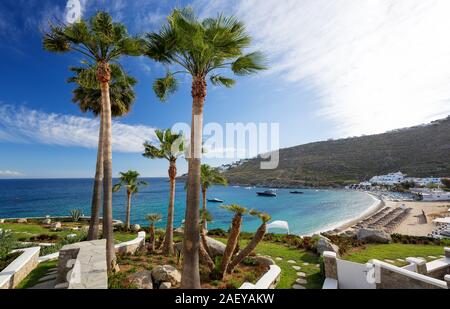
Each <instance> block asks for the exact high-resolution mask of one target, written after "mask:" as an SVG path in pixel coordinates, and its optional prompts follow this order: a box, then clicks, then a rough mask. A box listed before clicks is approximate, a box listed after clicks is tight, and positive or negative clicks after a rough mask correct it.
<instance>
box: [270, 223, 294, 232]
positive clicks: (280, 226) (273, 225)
mask: <svg viewBox="0 0 450 309" xmlns="http://www.w3.org/2000/svg"><path fill="white" fill-rule="evenodd" d="M269 229H283V230H287V233H288V234H289V223H288V222H287V221H273V222H272V223H269V224H267V230H269Z"/></svg>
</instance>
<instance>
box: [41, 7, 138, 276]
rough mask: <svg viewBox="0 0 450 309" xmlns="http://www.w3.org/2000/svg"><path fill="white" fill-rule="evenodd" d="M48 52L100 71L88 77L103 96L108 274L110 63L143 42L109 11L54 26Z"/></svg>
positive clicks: (112, 261) (110, 262)
mask: <svg viewBox="0 0 450 309" xmlns="http://www.w3.org/2000/svg"><path fill="white" fill-rule="evenodd" d="M43 45H44V49H46V50H48V51H51V52H55V53H68V52H77V53H78V54H80V55H81V56H82V57H83V58H84V61H88V62H89V63H90V65H91V66H94V67H95V68H96V74H95V75H94V76H92V74H90V77H89V78H87V79H89V80H90V81H91V84H98V85H99V87H100V89H101V93H102V113H103V116H102V117H103V119H104V127H103V146H102V153H103V176H104V177H103V235H104V237H105V238H106V262H107V267H108V271H112V270H115V269H117V264H116V255H115V251H114V235H113V226H112V219H113V218H112V147H111V144H112V136H111V135H112V134H111V132H112V130H111V126H112V124H111V100H110V89H109V84H110V82H111V67H110V63H111V62H115V61H117V60H119V58H120V57H121V56H123V55H135V56H138V55H140V54H141V51H142V49H141V47H142V45H141V40H138V39H136V38H132V37H130V36H129V35H128V33H127V30H126V28H125V26H124V25H123V24H120V23H114V22H113V20H112V18H111V16H110V15H109V14H108V13H106V12H99V13H97V14H96V15H95V16H93V17H92V18H91V19H90V20H89V21H87V22H86V21H84V20H80V21H77V22H75V23H73V24H70V25H51V26H50V30H49V32H47V33H46V34H45V35H44V40H43Z"/></svg>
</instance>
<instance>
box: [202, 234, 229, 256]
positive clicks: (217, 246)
mask: <svg viewBox="0 0 450 309" xmlns="http://www.w3.org/2000/svg"><path fill="white" fill-rule="evenodd" d="M206 242H207V244H208V248H209V252H210V253H211V255H212V256H211V257H212V258H213V259H214V258H215V257H216V256H222V255H223V253H224V252H225V248H226V245H225V244H224V243H222V242H220V241H218V240H215V239H214V238H211V237H208V236H206Z"/></svg>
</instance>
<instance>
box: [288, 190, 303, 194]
mask: <svg viewBox="0 0 450 309" xmlns="http://www.w3.org/2000/svg"><path fill="white" fill-rule="evenodd" d="M290 193H291V194H304V192H302V191H291V192H290Z"/></svg>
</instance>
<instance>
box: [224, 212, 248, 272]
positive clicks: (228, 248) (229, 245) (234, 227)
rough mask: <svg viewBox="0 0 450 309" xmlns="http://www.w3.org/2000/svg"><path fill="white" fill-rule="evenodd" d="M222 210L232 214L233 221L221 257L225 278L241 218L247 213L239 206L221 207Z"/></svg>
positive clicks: (237, 237) (239, 229)
mask: <svg viewBox="0 0 450 309" xmlns="http://www.w3.org/2000/svg"><path fill="white" fill-rule="evenodd" d="M222 208H224V209H226V210H228V211H231V212H232V213H234V217H233V221H232V222H231V229H230V235H229V236H228V241H227V246H226V247H225V252H224V253H223V257H222V264H221V266H220V271H221V272H222V276H223V277H225V275H226V273H227V270H228V266H229V263H230V260H231V257H232V256H233V254H234V252H235V251H236V246H237V244H238V242H239V235H240V234H241V225H242V217H243V216H244V215H245V214H247V213H248V210H247V209H246V208H245V207H242V206H239V205H229V206H222Z"/></svg>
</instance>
